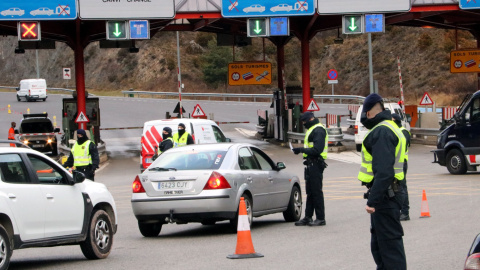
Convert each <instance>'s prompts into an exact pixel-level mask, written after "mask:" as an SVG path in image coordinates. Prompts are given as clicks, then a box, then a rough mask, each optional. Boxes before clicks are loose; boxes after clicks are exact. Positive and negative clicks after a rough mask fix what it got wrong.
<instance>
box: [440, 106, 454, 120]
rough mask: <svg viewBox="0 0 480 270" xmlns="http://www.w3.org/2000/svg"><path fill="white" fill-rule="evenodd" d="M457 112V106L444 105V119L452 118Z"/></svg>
mask: <svg viewBox="0 0 480 270" xmlns="http://www.w3.org/2000/svg"><path fill="white" fill-rule="evenodd" d="M456 112H457V108H455V107H453V108H452V107H444V108H442V118H443V120H450V119H452V117H453V115H455V113H456Z"/></svg>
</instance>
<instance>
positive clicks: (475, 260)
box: [464, 234, 480, 270]
mask: <svg viewBox="0 0 480 270" xmlns="http://www.w3.org/2000/svg"><path fill="white" fill-rule="evenodd" d="M464 269H465V270H474V269H480V234H478V235H477V236H476V237H475V239H474V240H473V243H472V246H471V247H470V250H469V251H468V255H467V259H466V260H465V266H464Z"/></svg>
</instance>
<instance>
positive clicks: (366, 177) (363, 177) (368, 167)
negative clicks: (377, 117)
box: [358, 120, 407, 183]
mask: <svg viewBox="0 0 480 270" xmlns="http://www.w3.org/2000/svg"><path fill="white" fill-rule="evenodd" d="M379 126H386V127H388V128H389V129H390V130H392V132H393V133H394V134H395V135H396V136H397V138H398V144H397V146H396V147H395V164H394V165H393V169H394V172H395V178H396V179H397V180H399V181H400V180H403V179H404V178H405V174H404V173H403V163H404V160H405V149H406V144H407V141H406V139H405V136H403V134H402V132H401V131H400V129H399V128H398V126H397V124H395V122H393V121H391V120H385V121H382V122H380V123H379V124H378V125H376V126H375V127H374V128H372V129H371V130H370V131H369V132H368V133H367V135H366V136H365V138H364V139H363V142H365V140H366V139H367V137H368V135H369V134H370V133H371V132H372V131H373V130H374V129H376V128H377V127H379ZM372 161H373V157H372V155H370V153H368V151H367V149H366V148H365V143H362V165H361V167H360V172H359V173H358V180H360V181H362V182H364V183H370V182H372V180H373V169H372Z"/></svg>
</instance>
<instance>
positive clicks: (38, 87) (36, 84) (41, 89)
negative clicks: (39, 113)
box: [17, 79, 48, 101]
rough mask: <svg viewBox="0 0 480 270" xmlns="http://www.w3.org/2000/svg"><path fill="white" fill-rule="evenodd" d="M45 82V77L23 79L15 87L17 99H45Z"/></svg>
mask: <svg viewBox="0 0 480 270" xmlns="http://www.w3.org/2000/svg"><path fill="white" fill-rule="evenodd" d="M47 97H48V96H47V82H46V81H45V79H25V80H21V81H20V85H19V86H18V87H17V101H20V100H22V99H25V101H36V100H43V101H46V100H47Z"/></svg>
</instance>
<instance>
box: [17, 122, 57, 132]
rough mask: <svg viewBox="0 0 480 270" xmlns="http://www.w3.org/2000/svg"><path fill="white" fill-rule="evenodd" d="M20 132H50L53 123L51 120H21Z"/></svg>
mask: <svg viewBox="0 0 480 270" xmlns="http://www.w3.org/2000/svg"><path fill="white" fill-rule="evenodd" d="M21 128H22V133H51V132H53V125H52V123H51V122H46V121H45V122H30V123H28V122H27V123H23V122H22V126H21Z"/></svg>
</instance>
